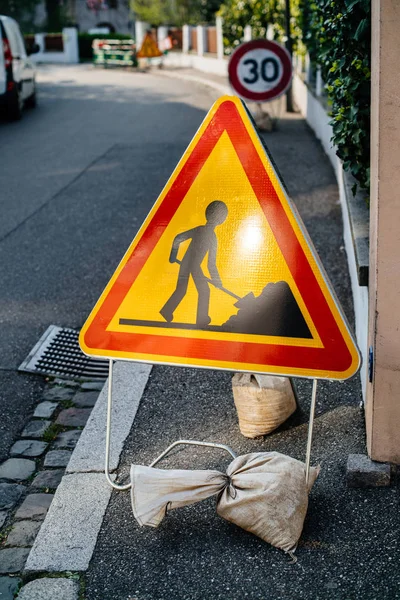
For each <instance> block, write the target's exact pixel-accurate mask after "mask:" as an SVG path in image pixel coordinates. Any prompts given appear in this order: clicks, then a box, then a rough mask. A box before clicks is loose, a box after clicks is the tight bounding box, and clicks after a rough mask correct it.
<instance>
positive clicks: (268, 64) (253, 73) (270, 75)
mask: <svg viewBox="0 0 400 600" xmlns="http://www.w3.org/2000/svg"><path fill="white" fill-rule="evenodd" d="M228 73H229V82H230V84H231V86H232V88H233V89H234V90H235V92H236V93H237V95H238V96H240V97H241V98H243V99H244V100H250V101H253V102H267V101H268V100H273V99H274V98H277V97H278V96H280V95H281V94H283V92H285V90H286V89H287V88H288V87H289V85H290V81H291V79H292V61H291V58H290V54H289V53H288V52H287V50H285V48H283V47H282V46H280V45H279V44H277V43H276V42H271V41H270V40H253V41H251V42H246V43H245V44H241V45H240V46H239V47H238V48H237V49H236V50H235V51H234V52H233V54H232V56H231V59H230V61H229V67H228Z"/></svg>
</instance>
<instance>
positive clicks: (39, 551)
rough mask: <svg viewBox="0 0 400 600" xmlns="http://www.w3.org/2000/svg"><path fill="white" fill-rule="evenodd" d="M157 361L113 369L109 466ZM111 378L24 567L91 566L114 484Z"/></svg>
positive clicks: (116, 459) (117, 454) (60, 569)
mask: <svg viewBox="0 0 400 600" xmlns="http://www.w3.org/2000/svg"><path fill="white" fill-rule="evenodd" d="M151 369H152V365H146V364H140V363H133V362H122V361H120V362H117V363H116V365H115V367H114V374H113V411H112V416H113V425H114V428H113V429H112V432H113V434H112V438H111V460H110V468H111V470H115V469H116V468H117V466H118V463H119V458H120V455H121V453H122V449H123V445H124V442H125V439H126V438H127V436H128V435H129V432H130V430H131V427H132V425H133V422H134V419H135V416H136V412H137V409H138V406H139V403H140V400H141V398H142V395H143V392H144V389H145V387H146V384H147V381H148V378H149V376H150V372H151ZM107 391H108V380H107V381H106V383H105V385H104V387H103V389H102V390H101V392H100V395H99V398H98V400H97V402H96V404H95V406H94V409H93V412H92V414H91V416H90V418H89V420H88V423H87V425H86V427H85V429H84V430H83V432H82V435H81V437H80V438H79V441H78V443H77V445H76V448H75V450H74V452H73V454H72V456H71V459H70V462H69V464H68V466H67V474H66V475H65V476H64V477H63V478H62V480H61V483H60V485H59V487H58V488H57V491H56V494H55V496H54V500H53V502H52V504H51V506H50V508H49V511H48V513H47V515H46V518H45V521H44V523H43V525H42V527H41V529H40V531H39V534H38V536H37V538H36V540H35V543H34V545H33V547H32V550H31V552H30V554H29V556H28V559H27V562H26V566H25V571H27V572H29V573H30V574H32V572H40V573H42V572H46V571H47V572H64V571H78V572H82V571H85V570H86V569H87V567H88V565H89V562H90V559H91V557H92V554H93V550H94V548H95V545H96V541H97V536H98V533H99V531H100V528H101V525H102V521H103V516H104V513H105V511H106V509H107V506H108V502H109V500H110V497H111V493H112V489H111V487H110V486H109V485H108V484H107V482H106V480H105V477H104V457H105V429H106V409H107Z"/></svg>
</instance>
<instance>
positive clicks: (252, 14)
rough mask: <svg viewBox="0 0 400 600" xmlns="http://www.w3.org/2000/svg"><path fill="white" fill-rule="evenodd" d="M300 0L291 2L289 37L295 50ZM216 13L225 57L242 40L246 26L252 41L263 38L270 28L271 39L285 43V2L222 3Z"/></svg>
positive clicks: (250, 0)
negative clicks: (220, 23)
mask: <svg viewBox="0 0 400 600" xmlns="http://www.w3.org/2000/svg"><path fill="white" fill-rule="evenodd" d="M301 1H302V0H291V15H292V18H291V34H292V39H293V47H294V48H295V49H297V50H298V49H299V43H300V41H301V38H302V34H301V30H300V28H299V27H298V19H299V5H300V3H301ZM219 14H220V15H221V17H222V19H223V30H224V46H225V53H226V54H231V52H232V51H233V50H234V49H235V48H236V46H238V45H239V44H240V43H241V42H242V41H243V37H244V29H245V27H246V25H250V27H251V29H252V36H253V38H254V39H256V38H265V37H266V34H267V28H268V26H270V27H271V28H272V32H273V39H274V40H276V41H277V42H280V43H283V42H284V41H285V40H286V37H285V36H286V29H285V0H225V1H224V2H223V4H222V5H221V8H220V10H219Z"/></svg>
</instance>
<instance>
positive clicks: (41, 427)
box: [21, 420, 51, 438]
mask: <svg viewBox="0 0 400 600" xmlns="http://www.w3.org/2000/svg"><path fill="white" fill-rule="evenodd" d="M50 425H51V421H44V420H40V421H29V423H28V425H27V426H26V427H25V429H24V430H23V432H22V433H21V437H32V438H41V437H43V434H44V432H45V431H46V429H47V428H48V427H49V426H50Z"/></svg>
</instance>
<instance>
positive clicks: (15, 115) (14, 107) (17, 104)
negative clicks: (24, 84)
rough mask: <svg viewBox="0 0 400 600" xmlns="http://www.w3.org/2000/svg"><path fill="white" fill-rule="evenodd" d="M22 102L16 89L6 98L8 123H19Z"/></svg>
mask: <svg viewBox="0 0 400 600" xmlns="http://www.w3.org/2000/svg"><path fill="white" fill-rule="evenodd" d="M23 106H24V101H23V100H22V96H21V94H20V92H19V90H18V88H17V87H15V88H14V89H13V91H12V92H11V93H10V95H9V97H8V103H7V116H8V118H9V120H10V121H19V119H20V118H21V117H22V108H23Z"/></svg>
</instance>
